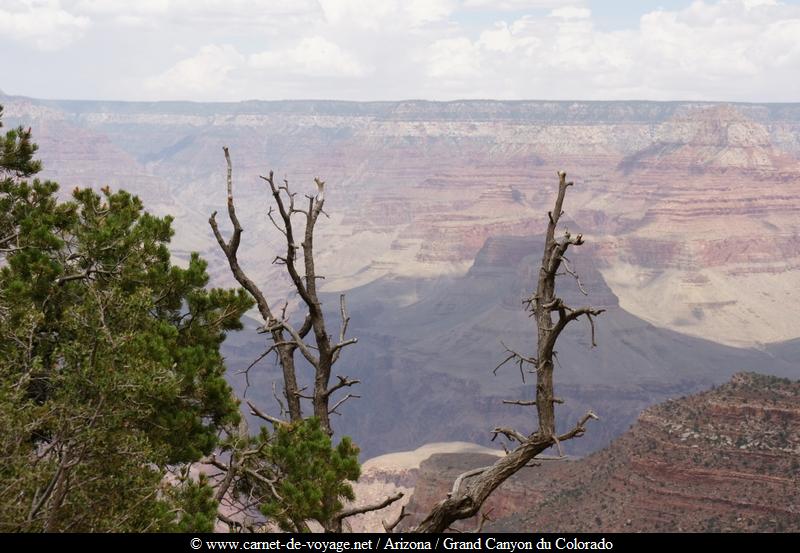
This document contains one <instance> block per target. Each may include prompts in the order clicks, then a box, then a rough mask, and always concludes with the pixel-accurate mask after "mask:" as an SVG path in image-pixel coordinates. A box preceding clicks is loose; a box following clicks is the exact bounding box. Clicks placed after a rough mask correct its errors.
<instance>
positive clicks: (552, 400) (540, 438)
mask: <svg viewBox="0 0 800 553" xmlns="http://www.w3.org/2000/svg"><path fill="white" fill-rule="evenodd" d="M566 177H567V175H566V173H564V172H559V173H558V179H559V183H558V195H557V197H556V202H555V207H554V209H553V211H550V212H548V219H549V220H548V225H547V233H546V235H545V244H544V253H543V254H542V264H541V267H540V268H539V276H538V283H537V287H536V293H535V294H534V295H533V296H531V297H530V298H528V299H527V300H526V301H525V303H526V304H527V307H528V309H529V310H530V311H532V313H533V315H534V316H535V319H536V325H537V327H538V333H537V344H538V347H537V357H536V358H533V357H530V356H525V355H522V354H520V353H517V352H515V351H513V350H510V349H508V348H506V349H507V351H508V353H509V355H508V357H507V358H506V360H505V361H503V363H501V364H500V365H499V366H502V365H503V364H505V363H506V362H508V361H512V360H513V361H515V362H516V363H518V364H519V365H520V368H522V366H523V365H524V364H528V365H531V366H532V367H533V368H534V370H535V372H536V402H535V406H536V411H537V414H538V418H539V425H538V429H537V430H536V431H535V432H533V433H532V434H529V435H527V436H526V435H524V434H522V433H521V432H518V431H516V430H513V429H509V428H503V427H498V428H495V429H494V433H495V436H497V435H498V434H503V435H504V436H506V437H507V438H508V439H510V440H512V441H517V442H519V444H520V445H519V446H518V447H516V448H515V449H514V450H512V451H511V452H509V453H508V454H507V455H506V456H505V457H502V458H500V459H499V460H498V461H497V462H495V463H494V464H493V465H492V466H490V467H484V468H482V469H475V470H472V471H468V472H466V473H464V474H462V475H461V476H459V477H458V478H457V479H456V481H455V482H454V484H453V489H452V490H451V492H450V493H449V494H448V497H447V498H446V499H444V500H442V501H440V502H439V503H437V504H436V505H435V506H434V507H433V509H432V510H431V511H430V513H428V515H427V516H426V517H425V518H424V519H423V520H422V522H420V524H419V525H418V526H417V527H416V528H414V530H413V531H414V532H444V531H445V530H447V528H449V527H450V525H451V524H453V523H454V522H456V521H458V520H462V519H465V518H469V517H472V516H474V515H476V514H478V512H479V510H480V508H481V506H482V505H483V503H484V501H486V499H487V498H488V497H489V495H490V494H491V493H492V492H493V491H494V490H495V489H497V487H498V486H500V485H501V484H502V483H503V482H504V481H505V480H507V479H508V478H509V477H510V476H512V475H513V474H515V473H516V472H517V471H519V470H520V469H522V468H523V467H525V466H527V465H528V463H530V462H531V461H532V460H533V459H534V458H535V457H536V456H537V455H539V454H540V453H541V452H543V451H544V450H545V449H547V448H549V447H551V446H553V445H555V446H557V447H558V448H559V453H561V451H560V449H561V446H560V443H561V442H563V441H566V440H569V439H571V438H574V437H577V436H581V435H583V433H584V432H585V425H586V423H587V422H588V421H589V419H592V418H597V417H596V415H595V414H594V413H592V412H591V411H589V412H588V413H587V414H586V415H585V416H584V417H583V418H582V419H581V420H580V421H578V423H577V424H576V425H575V427H574V428H573V429H572V430H570V431H569V432H566V433H565V434H563V435H561V436H558V435H556V418H555V404H556V403H560V402H561V400H559V399H558V398H556V396H555V392H554V389H553V349H554V347H555V344H556V340H558V337H559V335H560V334H561V332H562V331H563V330H564V328H565V327H566V326H567V324H569V323H570V322H571V321H574V320H575V319H577V318H578V317H580V316H582V315H584V316H586V317H587V318H588V320H589V323H590V325H591V331H592V345H593V346H594V345H595V340H594V320H593V318H592V317H594V316H596V315H599V314H600V313H602V312H603V311H604V310H603V309H595V308H593V307H582V308H579V309H572V308H570V307H568V306H567V305H566V304H565V303H564V301H563V300H562V299H561V298H559V297H557V296H556V276H558V275H559V272H558V271H559V268H560V267H562V265H563V267H564V270H565V272H567V273H569V274H570V275H572V276H573V277H575V278H576V279H577V278H578V277H577V274H576V273H575V272H574V271H573V270H572V267H571V266H570V265H569V260H568V259H567V258H566V257H565V253H566V251H567V249H568V248H569V246H571V245H574V246H580V245H581V244H583V237H582V236H581V235H580V234H578V235H577V236H574V237H573V236H572V235H571V234H570V233H569V231H565V232H564V234H563V235H562V237H560V238H559V239H556V237H555V236H556V227H557V226H558V222H559V219H560V218H561V216H562V215H563V214H564V211H563V210H562V205H563V203H564V196H565V194H566V191H567V188H568V187H569V186H572V182H567V180H566ZM578 282H579V285H580V281H578ZM581 289H582V286H581ZM553 312H556V313H558V319H557V320H556V321H553V318H552V315H551V314H552V313H553ZM499 366H498V368H499ZM495 370H497V369H495ZM507 403H516V404H519V405H531V402H522V401H516V400H515V401H508V402H507ZM467 479H469V481H468V482H467V483H466V484H464V481H465V480H467Z"/></svg>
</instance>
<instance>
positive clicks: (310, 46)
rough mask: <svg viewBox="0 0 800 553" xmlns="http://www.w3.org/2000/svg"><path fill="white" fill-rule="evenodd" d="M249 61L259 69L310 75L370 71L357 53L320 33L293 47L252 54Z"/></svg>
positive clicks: (352, 74)
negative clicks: (351, 52) (358, 57)
mask: <svg viewBox="0 0 800 553" xmlns="http://www.w3.org/2000/svg"><path fill="white" fill-rule="evenodd" d="M248 61H249V64H250V66H251V67H254V68H257V69H271V70H281V71H284V72H286V73H290V74H296V75H306V76H309V77H361V76H363V75H364V74H365V73H367V71H368V70H367V68H366V67H365V66H364V65H362V64H361V63H360V62H359V61H358V59H356V57H355V56H353V55H352V54H350V53H349V52H346V51H345V50H343V49H342V48H340V47H339V45H338V44H336V43H333V42H331V41H329V40H327V39H325V38H323V37H321V36H312V37H307V38H304V39H302V40H301V41H300V42H299V43H298V44H297V45H296V46H294V47H292V48H287V49H283V50H272V51H266V52H261V53H259V54H253V55H252V56H250V58H249V60H248Z"/></svg>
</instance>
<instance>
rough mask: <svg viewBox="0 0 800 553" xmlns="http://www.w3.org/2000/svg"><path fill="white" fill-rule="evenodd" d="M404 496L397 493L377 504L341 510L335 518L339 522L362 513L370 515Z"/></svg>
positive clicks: (401, 493)
mask: <svg viewBox="0 0 800 553" xmlns="http://www.w3.org/2000/svg"><path fill="white" fill-rule="evenodd" d="M404 495H405V494H404V493H403V492H397V493H395V494H394V495H390V496H389V497H387V498H386V499H384V500H382V501H379V502H378V503H373V504H370V505H363V506H361V507H350V508H348V509H343V510H342V511H341V512H340V513H339V514H338V515H336V518H337V519H338V520H340V521H341V520H344V519H346V518H349V517H352V516H355V515H363V514H364V513H371V512H372V511H380V510H381V509H385V508H386V507H388V506H389V505H391V504H392V503H394V502H395V501H398V500H400V499H402V498H403V496H404Z"/></svg>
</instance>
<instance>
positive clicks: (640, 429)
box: [408, 373, 800, 532]
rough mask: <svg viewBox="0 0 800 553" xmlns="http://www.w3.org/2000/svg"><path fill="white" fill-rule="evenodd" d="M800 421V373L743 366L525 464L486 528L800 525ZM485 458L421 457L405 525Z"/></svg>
mask: <svg viewBox="0 0 800 553" xmlns="http://www.w3.org/2000/svg"><path fill="white" fill-rule="evenodd" d="M601 424H602V423H601ZM798 429H800V382H791V381H788V380H784V379H778V378H774V377H767V376H762V375H758V374H754V373H739V374H737V375H735V376H734V377H733V378H732V380H731V381H730V382H728V383H726V384H724V385H722V386H720V387H718V388H715V389H713V390H711V391H708V392H704V393H700V394H696V395H692V396H689V397H684V398H681V399H677V400H671V401H668V402H665V403H662V404H659V405H657V406H655V407H652V408H650V409H647V410H646V411H645V412H644V413H643V414H642V415H641V416H640V417H639V420H638V421H637V423H636V424H635V425H633V426H632V427H631V429H630V430H628V431H627V432H625V433H624V434H623V435H622V436H621V437H620V438H618V439H616V440H614V442H613V443H612V444H611V445H610V446H609V447H607V448H605V449H603V450H602V451H599V452H597V453H595V454H593V455H590V456H588V457H586V458H583V459H580V460H577V461H543V462H542V466H540V467H535V468H530V469H525V471H524V472H521V473H518V475H517V476H515V477H514V478H512V479H511V480H509V481H508V482H507V483H506V484H504V485H503V486H502V487H501V488H500V489H499V490H498V491H497V492H496V493H495V495H494V496H493V497H492V499H491V503H488V504H487V506H486V507H487V509H486V512H489V510H491V513H492V515H491V516H492V518H493V519H494V522H492V523H490V524H488V525H486V527H485V528H486V529H487V531H530V530H533V529H535V530H536V531H539V532H609V531H612V532H652V531H670V532H676V531H688V532H708V531H761V532H763V531H783V532H797V531H800V430H798ZM591 431H592V430H591V429H590V430H589V432H591ZM487 461H489V462H490V460H489V459H488V458H486V457H485V456H482V457H474V456H472V457H469V456H463V455H437V456H433V457H431V458H430V459H428V460H427V461H425V462H423V463H422V464H421V466H420V469H419V473H418V479H417V482H416V489H415V492H414V497H413V499H412V500H411V502H410V504H409V506H408V510H409V511H410V512H412V513H414V516H415V517H416V518H412V519H410V520H409V521H408V524H413V522H414V520H417V519H418V518H419V516H421V513H423V512H425V511H426V510H427V509H428V508H429V507H430V506H431V505H432V504H433V502H434V501H436V500H437V499H440V498H441V497H443V494H444V493H446V491H447V490H448V489H449V486H450V485H451V484H452V481H453V478H454V477H455V476H456V475H457V474H459V473H460V472H463V471H464V470H468V469H469V468H473V467H476V466H482V464H487ZM473 522H474V521H473ZM470 524H472V522H470V523H467V524H465V525H464V527H468V526H469V525H470Z"/></svg>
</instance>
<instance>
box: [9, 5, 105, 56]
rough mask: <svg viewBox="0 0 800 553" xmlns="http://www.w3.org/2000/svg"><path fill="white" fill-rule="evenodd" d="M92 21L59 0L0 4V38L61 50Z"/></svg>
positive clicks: (78, 36)
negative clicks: (67, 8)
mask: <svg viewBox="0 0 800 553" xmlns="http://www.w3.org/2000/svg"><path fill="white" fill-rule="evenodd" d="M90 24H91V21H90V19H89V18H88V17H85V16H76V15H73V14H72V13H70V12H69V11H67V10H65V9H64V8H63V7H62V6H61V3H60V2H59V1H58V0H16V1H14V2H7V3H6V2H4V3H3V4H2V5H0V38H9V39H11V40H14V41H20V42H23V43H30V44H33V45H34V46H35V47H36V48H39V49H40V50H58V49H60V48H63V47H65V46H67V45H69V44H70V43H72V42H73V41H75V40H77V39H79V38H80V37H81V36H83V34H84V33H85V32H86V30H87V29H88V28H89V26H90Z"/></svg>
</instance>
